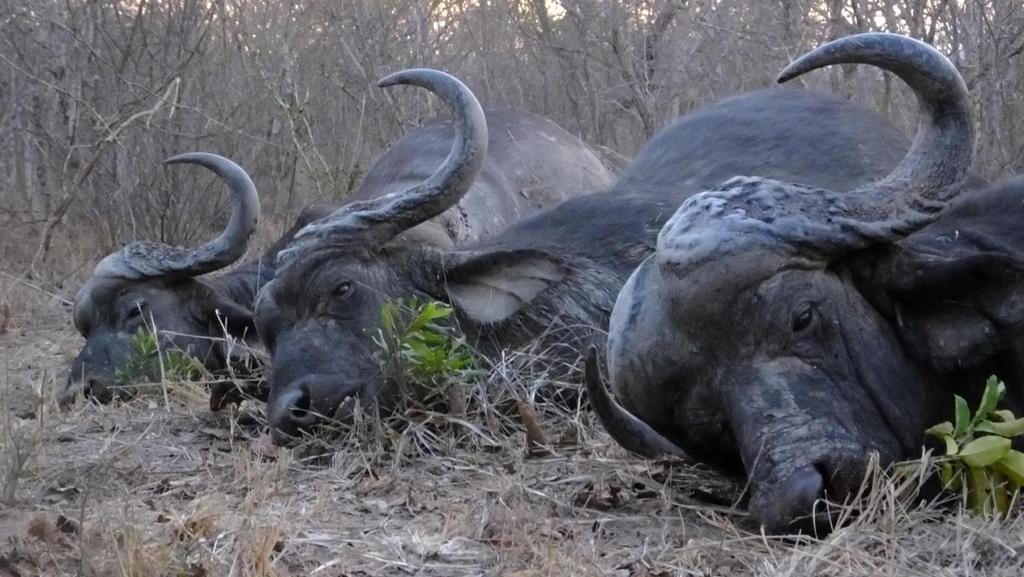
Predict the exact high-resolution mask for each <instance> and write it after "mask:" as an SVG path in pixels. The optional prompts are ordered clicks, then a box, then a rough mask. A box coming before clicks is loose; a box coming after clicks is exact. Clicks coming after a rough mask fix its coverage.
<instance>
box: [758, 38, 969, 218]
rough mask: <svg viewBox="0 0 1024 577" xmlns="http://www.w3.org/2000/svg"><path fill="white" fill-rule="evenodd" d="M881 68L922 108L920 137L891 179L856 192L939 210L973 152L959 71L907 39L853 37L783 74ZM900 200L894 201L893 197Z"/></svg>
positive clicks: (828, 46)
mask: <svg viewBox="0 0 1024 577" xmlns="http://www.w3.org/2000/svg"><path fill="white" fill-rule="evenodd" d="M847 63H860V64H870V65H873V66H877V67H879V68H882V69H884V70H888V71H889V72H892V73H893V74H895V75H896V76H899V77H900V78H901V79H903V81H904V82H906V83H907V85H909V86H910V88H911V89H912V90H913V91H914V94H915V95H916V96H917V101H918V104H919V106H920V109H921V115H920V121H919V123H918V129H917V136H916V137H915V138H914V143H913V145H912V146H911V147H910V151H909V152H908V153H907V156H906V157H904V159H903V160H902V161H901V162H900V163H899V165H898V166H896V168H895V169H894V170H893V171H892V173H890V174H889V175H888V176H886V177H885V178H883V179H882V180H880V181H878V182H875V183H873V184H871V185H870V186H867V187H864V188H863V189H861V190H859V191H855V192H854V193H853V194H852V195H853V196H855V195H856V194H858V193H860V194H869V195H871V196H873V197H875V199H879V200H889V199H883V198H880V197H883V196H887V195H889V196H891V195H892V194H894V193H895V194H896V195H900V196H904V197H905V198H907V199H908V200H909V202H908V203H907V204H909V205H911V206H912V207H913V208H914V209H915V210H918V211H919V212H923V213H928V212H935V211H936V210H938V209H940V208H941V204H939V205H937V204H936V201H938V202H939V203H943V202H945V201H947V200H949V199H950V197H952V196H953V195H955V194H956V193H957V192H958V189H957V187H956V186H955V185H956V184H958V183H960V182H962V181H963V180H964V178H965V177H966V176H967V171H968V169H969V168H970V165H971V155H972V153H973V150H974V125H973V123H972V122H971V111H970V107H969V100H968V95H967V86H966V85H965V84H964V80H963V78H962V77H961V76H960V73H959V72H957V70H956V67H955V66H953V63H952V62H950V61H949V59H947V58H946V57H945V56H943V55H942V54H941V53H940V52H939V51H937V50H936V49H934V48H932V47H931V46H929V45H927V44H925V43H924V42H921V41H920V40H915V39H913V38H909V37H907V36H901V35H899V34H887V33H867V34H855V35H852V36H847V37H845V38H840V39H838V40H834V41H832V42H829V43H827V44H825V45H823V46H820V47H819V48H817V49H815V50H813V51H811V52H809V53H807V54H805V55H803V56H801V57H800V58H798V59H797V60H795V61H794V62H793V63H791V64H790V65H789V66H787V67H786V68H785V69H784V70H783V71H782V72H781V73H779V77H778V82H779V83H783V82H786V81H789V80H792V79H793V78H796V77H798V76H800V75H802V74H805V73H807V72H809V71H811V70H815V69H817V68H821V67H823V66H830V65H833V64H847ZM892 200H896V199H892Z"/></svg>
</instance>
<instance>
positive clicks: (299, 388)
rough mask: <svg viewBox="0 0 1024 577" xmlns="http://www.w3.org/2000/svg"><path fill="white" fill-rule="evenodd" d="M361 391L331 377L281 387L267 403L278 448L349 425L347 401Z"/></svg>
mask: <svg viewBox="0 0 1024 577" xmlns="http://www.w3.org/2000/svg"><path fill="white" fill-rule="evenodd" d="M361 389H362V387H360V386H358V385H354V384H346V383H343V382H339V381H337V380H336V379H335V378H332V377H331V376H329V375H309V376H305V377H301V378H299V379H297V380H295V381H293V382H291V383H288V384H287V385H285V386H281V387H279V389H278V390H279V392H275V393H274V394H272V395H271V398H270V400H269V402H268V403H267V424H268V425H269V426H270V436H271V438H272V439H273V441H274V443H276V444H278V445H290V444H292V443H294V442H295V441H296V440H298V439H299V438H301V437H302V436H303V435H309V434H313V433H315V432H316V429H317V428H318V427H321V426H322V425H325V424H328V423H344V422H346V421H348V420H349V418H350V416H351V415H349V414H348V413H347V411H346V409H347V408H348V407H349V406H350V405H351V403H350V402H347V401H348V400H349V399H354V398H355V397H356V396H357V395H359V394H360V392H361Z"/></svg>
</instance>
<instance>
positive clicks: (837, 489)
mask: <svg viewBox="0 0 1024 577" xmlns="http://www.w3.org/2000/svg"><path fill="white" fill-rule="evenodd" d="M869 462H870V454H869V453H867V452H864V453H863V454H852V453H851V454H844V453H835V454H829V455H825V456H822V457H820V458H818V459H814V460H812V463H811V464H809V465H805V466H802V467H799V468H797V469H796V470H794V471H792V472H790V473H788V474H787V475H785V476H784V478H781V479H772V480H767V481H764V482H762V483H760V484H758V485H756V486H755V487H754V488H753V491H754V496H753V497H752V499H751V503H750V511H751V515H752V516H753V517H754V520H755V521H757V523H758V524H759V525H761V526H762V527H764V529H765V531H767V532H769V533H776V534H795V533H803V534H807V535H814V536H823V535H826V534H828V533H829V532H831V531H832V529H834V528H835V526H836V525H837V523H838V520H839V514H840V509H839V508H838V507H837V506H836V505H842V504H844V503H846V502H848V501H849V500H850V499H852V498H853V497H855V496H856V495H857V493H858V492H859V491H860V488H861V485H862V484H863V482H864V479H865V474H866V472H867V469H868V465H869Z"/></svg>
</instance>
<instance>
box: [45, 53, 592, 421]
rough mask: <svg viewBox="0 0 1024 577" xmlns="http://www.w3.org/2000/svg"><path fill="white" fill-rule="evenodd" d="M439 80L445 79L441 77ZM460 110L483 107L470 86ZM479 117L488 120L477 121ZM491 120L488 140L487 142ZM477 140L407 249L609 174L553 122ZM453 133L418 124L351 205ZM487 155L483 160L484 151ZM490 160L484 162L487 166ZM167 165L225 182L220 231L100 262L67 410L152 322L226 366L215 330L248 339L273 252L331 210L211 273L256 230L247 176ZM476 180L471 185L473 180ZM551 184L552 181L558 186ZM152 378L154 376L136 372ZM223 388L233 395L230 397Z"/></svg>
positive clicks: (440, 154) (323, 208)
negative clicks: (467, 170) (452, 193)
mask: <svg viewBox="0 0 1024 577" xmlns="http://www.w3.org/2000/svg"><path fill="white" fill-rule="evenodd" d="M430 74H434V75H442V74H443V73H439V72H429V71H420V72H416V71H410V72H408V73H406V74H404V75H393V76H391V77H389V78H387V79H385V80H383V81H381V83H380V84H381V86H391V85H394V84H407V83H416V82H415V80H416V78H418V77H419V76H420V75H430ZM445 77H447V76H446V75H445ZM456 107H474V108H477V109H478V108H479V104H477V103H476V98H475V97H474V96H473V95H472V93H470V92H469V91H468V90H466V91H465V93H464V94H463V95H462V100H461V101H460V102H458V103H456ZM485 122H486V124H485ZM487 124H489V125H490V127H491V131H490V134H491V136H490V138H489V142H487V140H488V137H487V134H488V131H487V128H486V126H487ZM473 126H474V130H475V131H476V134H477V135H478V136H480V137H482V139H483V142H482V145H481V146H479V147H477V148H476V149H475V150H474V151H473V154H474V155H475V160H476V161H479V162H482V164H483V167H482V170H481V171H480V173H479V175H476V174H473V175H469V176H468V178H466V180H465V181H463V183H462V184H464V185H465V186H466V187H467V189H468V193H467V194H466V196H465V198H463V199H462V201H461V202H459V203H458V204H457V205H455V206H453V207H451V208H450V209H449V210H448V211H446V212H444V213H443V214H441V215H439V216H438V217H437V218H434V219H432V220H430V221H427V222H424V223H422V224H420V225H419V226H417V227H415V228H413V229H412V230H410V231H407V232H406V234H405V235H403V238H404V240H405V241H406V242H412V243H420V244H424V245H430V246H438V247H450V246H452V245H454V244H455V243H461V242H466V241H469V240H474V239H477V238H481V237H484V236H486V235H488V234H493V233H496V232H498V231H500V230H502V229H503V228H505V227H506V226H507V225H508V224H510V223H512V222H515V221H517V220H520V219H521V218H523V217H524V216H526V215H528V214H530V213H533V212H536V211H537V210H539V209H540V208H543V207H545V206H550V205H553V204H557V203H558V202H560V201H562V200H565V199H566V198H569V197H571V196H574V195H578V194H580V193H583V192H588V191H591V190H594V189H595V188H600V187H603V186H606V185H607V184H608V183H610V182H611V181H612V174H611V172H609V170H608V169H607V168H606V167H605V165H604V164H603V163H602V161H601V160H600V159H599V158H598V156H596V155H595V154H594V153H593V152H592V151H591V150H590V149H588V148H587V147H586V146H584V145H583V144H582V143H581V142H580V141H579V140H578V139H577V138H575V137H573V136H572V135H570V134H569V133H567V132H566V131H565V130H563V129H562V128H560V127H559V126H557V125H555V124H554V123H552V122H551V121H549V120H546V119H544V118H541V117H538V116H534V115H531V114H526V113H521V112H512V111H488V112H487V114H486V115H485V117H480V116H477V117H474V118H473ZM453 138H454V130H453V127H452V123H451V122H450V121H441V122H434V123H431V124H428V125H426V126H423V127H420V128H418V129H416V130H414V131H412V132H410V133H409V134H407V135H406V136H405V137H404V138H402V139H401V140H399V141H398V142H397V143H395V144H394V145H393V146H392V147H391V148H390V149H389V150H388V151H387V152H386V153H385V154H383V155H382V156H381V157H380V158H379V159H378V160H377V162H375V163H374V166H373V167H372V168H371V169H370V170H369V171H368V172H367V174H366V176H365V177H364V178H363V180H362V182H361V184H360V187H359V189H358V190H357V191H356V192H355V193H354V195H353V197H352V198H353V200H352V202H351V205H352V206H356V207H357V206H362V205H363V204H364V203H365V202H367V201H369V200H370V199H374V198H381V197H382V198H390V196H389V195H391V194H392V193H395V192H397V191H402V190H405V189H407V188H409V187H411V186H413V185H414V184H416V183H419V182H421V181H423V180H424V179H427V178H428V177H429V176H430V173H431V172H432V171H433V170H434V168H435V167H436V166H437V165H438V164H439V163H441V162H442V161H444V159H445V155H446V154H447V153H448V149H449V148H450V147H451V143H452V140H453ZM488 150H489V153H488ZM485 156H486V159H485ZM168 162H169V163H172V164H173V163H181V162H187V163H193V164H201V165H203V166H206V167H208V168H210V169H211V170H214V171H215V172H217V173H218V174H220V175H221V176H222V177H223V178H225V179H226V180H227V181H228V183H229V185H230V186H231V188H232V192H233V194H234V202H235V205H234V209H233V213H232V217H231V221H230V223H229V224H228V228H227V229H226V230H225V231H224V233H223V234H222V235H221V236H220V237H219V238H217V239H216V240H214V241H212V242H210V243H208V244H206V245H203V246H201V247H199V248H197V249H193V250H181V249H174V248H172V247H168V246H166V245H162V244H155V243H134V244H131V245H129V246H127V247H125V248H124V249H123V250H121V251H119V252H116V253H114V254H112V255H110V256H108V257H107V258H105V259H104V260H103V261H102V262H101V263H100V264H99V265H97V267H96V270H95V272H94V273H93V276H92V278H90V279H89V281H88V282H87V283H86V284H85V286H83V287H82V289H81V290H80V291H79V293H78V296H77V297H76V299H75V313H74V318H75V324H76V327H77V328H78V330H79V332H81V334H82V336H84V337H85V338H86V344H85V347H84V348H83V349H82V351H81V352H80V353H79V354H78V356H77V358H76V359H75V360H74V361H73V363H72V366H71V372H70V375H69V378H68V380H67V383H66V385H65V386H64V387H63V389H62V390H61V391H60V392H59V393H58V398H59V399H60V401H61V402H62V403H67V402H70V401H72V400H74V398H75V397H76V396H77V394H78V393H79V392H83V391H84V392H85V393H86V394H87V395H90V396H92V397H94V398H97V399H98V400H101V401H103V400H107V399H109V398H111V396H112V391H114V390H121V387H124V386H125V385H128V384H129V383H126V382H123V381H124V379H123V378H122V377H121V376H120V375H119V373H118V369H119V367H122V366H124V365H125V363H126V362H127V360H128V359H129V358H130V356H131V355H132V354H133V352H132V347H131V344H130V343H131V339H132V336H133V335H135V334H136V332H137V331H138V330H139V329H140V328H142V327H143V326H144V324H143V323H149V324H150V325H152V326H155V327H156V328H157V329H159V331H160V334H161V340H163V341H164V344H165V345H166V346H171V345H173V346H176V347H178V348H182V349H186V350H190V351H191V352H192V354H193V355H195V356H196V357H197V358H199V359H200V360H202V361H203V362H204V364H205V365H206V367H207V368H208V369H210V370H219V369H223V368H225V366H226V364H227V362H228V359H226V358H225V357H226V356H227V350H226V347H224V346H223V340H215V337H222V336H223V335H224V332H223V329H222V323H226V328H227V330H228V332H229V333H230V334H231V335H234V336H236V337H239V338H241V337H244V336H246V335H248V336H250V337H252V336H255V330H253V328H252V323H253V319H252V307H253V302H254V300H255V296H256V293H257V291H258V290H259V289H260V288H261V287H262V286H263V284H264V283H266V282H267V281H269V280H270V279H271V278H273V276H274V269H275V257H276V255H277V252H278V250H279V249H280V248H281V247H283V246H285V245H286V244H287V243H288V242H289V241H290V240H291V238H292V235H294V233H295V232H296V231H298V230H299V229H301V228H302V227H303V226H304V225H306V224H309V223H310V222H312V221H314V220H316V219H317V218H319V217H323V216H326V215H328V214H330V213H331V212H333V211H334V210H336V209H338V206H337V205H335V206H329V205H320V206H316V207H312V208H310V209H307V210H306V211H305V212H304V213H303V215H302V216H300V218H299V219H298V222H297V223H296V225H295V226H293V227H292V228H291V229H290V230H289V231H288V232H287V233H286V234H285V235H284V236H283V237H282V238H281V239H280V240H278V241H277V242H276V243H275V244H274V245H273V246H272V247H271V248H270V249H269V250H268V251H267V252H266V253H265V254H264V255H263V256H262V257H261V258H259V259H258V260H254V261H253V262H250V263H247V264H245V265H243V266H240V267H238V268H236V269H234V270H232V271H230V272H227V273H224V274H221V275H217V276H201V275H205V274H206V273H209V272H212V271H216V270H218V269H222V268H224V267H226V266H228V265H230V264H231V263H233V262H234V261H236V260H237V259H238V258H240V257H241V256H242V254H243V253H244V252H245V247H246V241H247V239H248V238H249V236H250V235H251V234H252V232H253V230H255V227H256V221H257V219H258V216H259V199H258V198H257V195H256V190H255V188H254V187H253V185H252V181H251V180H250V179H249V177H248V176H246V174H245V173H244V171H242V169H241V168H239V167H238V166H237V165H235V164H234V163H232V162H231V161H229V160H227V159H224V158H221V157H218V156H216V155H212V154H203V153H198V154H190V155H182V156H179V157H175V158H173V159H171V160H169V161H168ZM474 177H475V178H474ZM556 184H557V186H556ZM139 376H144V377H148V378H150V379H157V378H159V376H160V375H139ZM228 389H231V390H228ZM236 392H237V391H234V390H233V387H226V388H225V387H215V388H214V392H213V395H212V396H211V400H210V402H211V408H215V409H216V408H218V407H219V406H221V405H222V404H223V403H225V402H230V401H233V400H238V399H240V397H239V396H238V395H237V394H236Z"/></svg>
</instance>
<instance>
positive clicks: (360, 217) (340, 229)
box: [278, 68, 487, 264]
mask: <svg viewBox="0 0 1024 577" xmlns="http://www.w3.org/2000/svg"><path fill="white" fill-rule="evenodd" d="M398 84H410V85H413V86H419V87H421V88H425V89H427V90H429V91H430V92H433V93H434V94H436V95H437V96H439V97H440V98H441V99H442V100H443V101H444V103H445V104H446V105H447V106H448V108H450V109H451V111H452V114H453V115H454V116H455V142H453V143H452V148H451V151H450V152H449V153H448V158H446V159H445V161H444V164H442V165H441V166H440V167H439V168H438V169H437V170H436V171H435V172H434V173H433V174H432V175H430V177H429V178H427V179H426V180H425V181H423V182H422V183H420V184H418V185H416V186H414V187H412V188H410V189H408V190H404V191H400V192H393V193H391V194H388V195H385V196H382V197H380V198H374V199H371V200H365V201H359V202H353V203H350V204H348V205H346V206H344V207H342V208H340V209H338V210H337V211H335V212H334V213H332V214H331V215H330V216H328V217H326V218H323V219H321V220H319V221H316V222H314V223H312V224H310V225H308V226H306V227H305V228H303V229H302V230H300V231H299V232H298V234H296V235H295V240H294V241H293V242H292V244H291V246H289V248H288V249H287V250H284V251H282V252H281V253H280V254H279V255H278V263H279V264H282V263H284V262H287V261H289V260H292V259H294V258H295V257H297V256H299V255H301V254H304V253H305V252H307V251H308V250H309V249H310V248H312V247H313V246H315V244H316V242H317V241H318V240H319V239H323V238H327V237H331V238H345V237H352V238H356V239H358V240H359V241H360V242H361V243H366V244H367V245H369V246H371V247H378V246H381V245H383V244H384V243H386V242H388V241H389V240H391V239H392V238H394V237H395V236H396V235H398V234H399V233H401V232H403V231H405V230H408V229H410V228H412V227H414V226H416V225H418V224H420V223H421V222H424V221H426V220H428V219H431V218H433V217H435V216H437V215H439V214H441V213H442V212H444V211H445V210H447V209H448V208H449V207H450V206H452V205H454V204H455V203H457V202H458V201H459V200H460V199H461V198H462V197H463V195H465V194H466V192H467V191H469V188H470V187H471V186H472V185H473V181H474V180H475V179H476V177H477V175H478V174H479V173H480V170H481V169H482V168H483V163H484V158H485V157H486V156H487V121H486V119H485V118H484V111H483V109H482V108H481V107H480V103H479V102H478V101H477V99H476V96H474V95H473V93H472V92H471V91H470V90H469V88H467V87H466V85H465V84H463V83H462V82H461V81H460V80H459V79H457V78H455V77H454V76H451V75H450V74H446V73H444V72H441V71H438V70H431V69H428V68H414V69H410V70H403V71H401V72H396V73H394V74H392V75H390V76H387V77H386V78H384V79H382V80H380V81H379V82H378V83H377V85H378V86H382V87H388V86H395V85H398Z"/></svg>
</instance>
